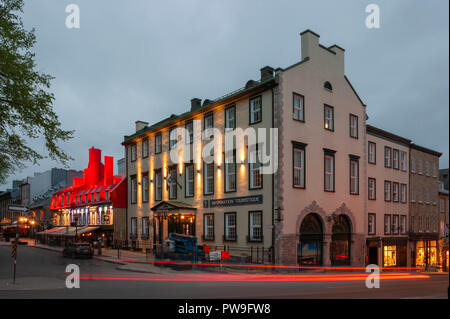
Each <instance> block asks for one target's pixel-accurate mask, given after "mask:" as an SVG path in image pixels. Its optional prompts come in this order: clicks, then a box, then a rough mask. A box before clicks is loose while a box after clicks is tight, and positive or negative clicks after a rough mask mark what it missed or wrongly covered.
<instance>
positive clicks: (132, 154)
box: [130, 143, 136, 162]
mask: <svg viewBox="0 0 450 319" xmlns="http://www.w3.org/2000/svg"><path fill="white" fill-rule="evenodd" d="M130 152H131V161H132V162H134V161H136V143H134V144H131V146H130Z"/></svg>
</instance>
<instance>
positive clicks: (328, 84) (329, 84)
mask: <svg viewBox="0 0 450 319" xmlns="http://www.w3.org/2000/svg"><path fill="white" fill-rule="evenodd" d="M323 87H324V88H326V89H327V90H330V91H333V87H332V86H331V83H330V82H328V81H326V82H325V83H324V84H323Z"/></svg>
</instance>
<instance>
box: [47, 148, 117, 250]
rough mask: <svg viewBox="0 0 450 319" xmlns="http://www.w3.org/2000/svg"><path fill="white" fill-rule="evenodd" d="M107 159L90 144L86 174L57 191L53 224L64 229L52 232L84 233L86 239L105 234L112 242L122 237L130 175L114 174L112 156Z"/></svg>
mask: <svg viewBox="0 0 450 319" xmlns="http://www.w3.org/2000/svg"><path fill="white" fill-rule="evenodd" d="M104 162H105V163H104V164H103V163H102V162H101V150H99V149H96V148H90V149H89V165H88V168H86V169H85V170H84V173H83V176H82V177H74V178H73V185H72V186H70V187H67V188H64V189H62V190H60V191H58V192H56V193H54V194H53V196H52V201H51V204H50V210H51V211H52V213H53V224H54V225H55V226H58V227H62V228H63V229H61V231H60V232H59V233H58V232H53V231H52V232H51V236H61V237H73V236H74V235H80V236H84V237H85V239H86V240H88V239H95V240H96V239H97V237H98V236H101V237H104V241H105V243H108V244H112V243H113V241H114V240H118V238H120V233H121V229H120V227H124V223H126V219H125V214H126V209H125V208H126V178H125V177H124V176H121V175H115V176H114V175H113V158H112V157H111V156H105V159H104ZM45 234H46V233H45V232H43V233H41V235H45ZM49 235H50V233H49ZM87 235H89V236H87Z"/></svg>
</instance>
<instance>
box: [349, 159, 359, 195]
mask: <svg viewBox="0 0 450 319" xmlns="http://www.w3.org/2000/svg"><path fill="white" fill-rule="evenodd" d="M350 194H353V195H357V194H359V161H358V160H356V159H350Z"/></svg>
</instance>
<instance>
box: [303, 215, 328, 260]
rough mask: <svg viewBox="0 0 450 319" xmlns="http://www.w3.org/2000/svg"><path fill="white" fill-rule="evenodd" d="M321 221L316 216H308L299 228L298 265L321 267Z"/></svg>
mask: <svg viewBox="0 0 450 319" xmlns="http://www.w3.org/2000/svg"><path fill="white" fill-rule="evenodd" d="M322 241H323V228H322V221H321V220H320V217H319V216H318V215H317V214H314V213H311V214H308V215H307V216H306V217H305V218H304V219H303V221H302V224H301V226H300V243H299V245H298V252H297V260H298V264H299V265H322Z"/></svg>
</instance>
